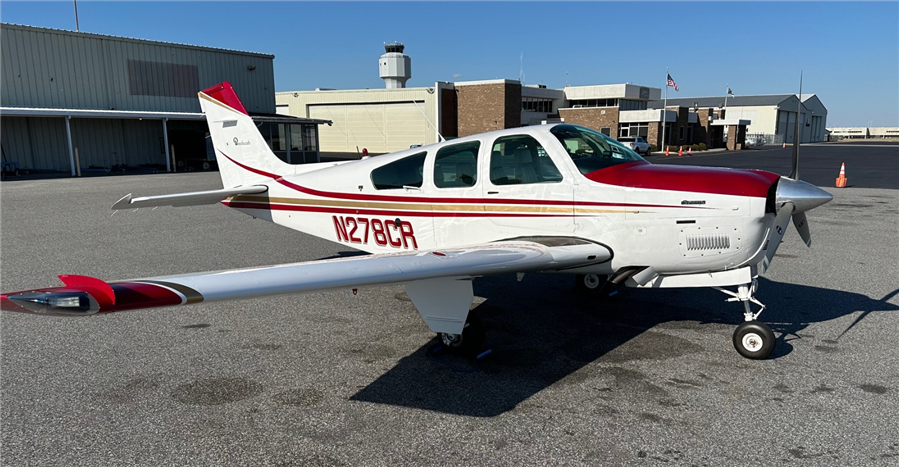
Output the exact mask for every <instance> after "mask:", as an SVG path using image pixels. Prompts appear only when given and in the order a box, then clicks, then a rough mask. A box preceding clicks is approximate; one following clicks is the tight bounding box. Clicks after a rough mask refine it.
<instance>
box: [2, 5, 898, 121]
mask: <svg viewBox="0 0 899 467" xmlns="http://www.w3.org/2000/svg"><path fill="white" fill-rule="evenodd" d="M78 13H79V21H80V26H81V30H82V31H84V32H93V33H100V34H112V35H117V36H127V37H135V38H141V39H152V40H160V41H169V42H181V43H187V44H196V45H205V46H212V47H222V48H230V49H239V50H249V51H253V52H264V53H270V54H274V55H275V62H274V67H275V87H276V89H277V90H279V91H291V90H309V89H315V88H316V87H329V88H339V89H357V88H382V87H384V84H383V82H382V81H381V79H380V78H378V69H377V58H378V56H379V55H381V54H382V53H383V51H384V49H383V43H384V42H390V41H400V42H403V43H405V44H406V54H407V55H409V56H411V57H412V79H411V80H409V82H408V86H429V85H432V84H433V83H434V82H435V81H467V80H479V79H494V78H509V79H517V78H518V75H519V57H520V55H521V53H522V52H523V53H524V71H525V82H526V83H527V84H535V83H543V84H546V85H547V86H549V87H552V88H561V87H563V86H564V85H565V82H566V77H565V74H566V72H567V73H568V82H569V83H571V84H572V85H590V84H613V83H622V82H631V83H636V84H641V85H648V86H654V87H659V88H661V87H663V86H664V78H665V67H670V69H671V75H672V77H674V79H675V80H676V81H677V83H678V86H679V87H680V92H677V93H675V92H673V90H672V92H671V93H670V94H669V96H670V97H697V96H713V95H722V96H723V95H724V92H725V86H726V85H728V84H729V85H730V87H731V88H732V89H733V90H734V92H735V93H736V94H737V95H750V94H785V93H795V92H797V91H798V87H799V71H800V70H803V72H804V84H803V91H804V93H805V92H810V93H816V94H818V95H819V97H820V98H821V100H822V102H823V103H824V105H825V106H826V107H827V109H828V122H827V126H829V127H833V126H865V125H868V123H869V122H872V121H873V125H874V126H899V2H895V1H893V2H880V3H848V2H847V3H836V2H800V3H783V2H761V3H756V2H752V3H748V2H747V3H737V2H697V3H673V2H666V3H649V2H640V3H612V2H601V3H586V2H570V3H539V2H527V3H513V2H498V3H479V2H456V3H432V2H428V3H414V2H402V3H381V2H365V3H349V2H337V3H298V2H274V3H244V2H196V3H194V2H190V3H188V2H95V1H92V2H88V1H81V2H79V3H78ZM0 20H2V21H3V22H9V23H18V24H27V25H32V26H43V27H51V28H59V29H71V30H74V29H75V18H74V12H73V7H72V2H38V3H30V2H12V1H3V2H2V3H0Z"/></svg>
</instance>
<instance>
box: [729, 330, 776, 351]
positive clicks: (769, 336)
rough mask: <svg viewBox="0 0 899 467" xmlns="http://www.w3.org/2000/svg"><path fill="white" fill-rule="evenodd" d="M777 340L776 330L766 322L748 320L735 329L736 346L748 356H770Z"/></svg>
mask: <svg viewBox="0 0 899 467" xmlns="http://www.w3.org/2000/svg"><path fill="white" fill-rule="evenodd" d="M775 342H776V339H775V338H774V332H773V331H771V328H770V327H768V325H767V324H765V323H760V322H758V321H746V322H745V323H742V324H740V325H739V326H737V329H736V330H734V348H736V349H737V352H738V353H739V354H740V355H742V356H744V357H746V358H751V359H754V360H762V359H765V358H768V356H769V355H771V352H772V351H773V350H774V344H775Z"/></svg>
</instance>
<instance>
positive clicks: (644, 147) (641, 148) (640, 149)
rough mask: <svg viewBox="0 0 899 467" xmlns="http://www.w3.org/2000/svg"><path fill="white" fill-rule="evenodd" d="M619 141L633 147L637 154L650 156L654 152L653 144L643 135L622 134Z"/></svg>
mask: <svg viewBox="0 0 899 467" xmlns="http://www.w3.org/2000/svg"><path fill="white" fill-rule="evenodd" d="M618 142H619V143H621V144H623V145H625V146H627V147H629V148H631V149H633V150H634V152H636V153H637V154H642V155H643V156H648V155H649V153H650V152H652V146H650V145H649V143H647V142H646V140H645V139H643V137H642V136H622V137H621V138H618Z"/></svg>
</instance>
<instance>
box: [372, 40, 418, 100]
mask: <svg viewBox="0 0 899 467" xmlns="http://www.w3.org/2000/svg"><path fill="white" fill-rule="evenodd" d="M403 48H404V46H403V44H402V43H400V42H393V43H390V44H388V43H386V42H385V43H384V50H385V51H386V53H385V54H384V55H381V58H379V59H378V68H379V69H380V72H381V79H383V80H384V84H385V85H386V86H387V89H397V88H404V87H406V81H408V80H409V78H411V77H412V59H411V58H409V56H408V55H406V54H404V53H403Z"/></svg>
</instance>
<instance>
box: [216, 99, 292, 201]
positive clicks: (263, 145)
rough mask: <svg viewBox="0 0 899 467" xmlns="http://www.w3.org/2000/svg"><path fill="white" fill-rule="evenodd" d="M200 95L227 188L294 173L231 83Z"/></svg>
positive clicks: (223, 182) (220, 170)
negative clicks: (265, 135) (276, 151)
mask: <svg viewBox="0 0 899 467" xmlns="http://www.w3.org/2000/svg"><path fill="white" fill-rule="evenodd" d="M198 96H199V98H200V108H201V109H202V110H203V112H204V113H205V114H206V122H207V124H208V125H209V133H210V135H211V137H212V145H213V147H214V148H215V157H216V160H217V161H218V166H219V172H220V173H221V176H222V185H223V186H224V188H234V187H238V186H245V185H252V184H255V183H259V182H262V181H264V180H267V179H270V178H271V175H272V174H273V175H275V176H279V175H287V174H289V173H293V167H292V166H291V165H290V164H287V163H286V162H284V161H282V160H281V159H278V157H277V156H275V154H274V153H273V152H272V150H271V148H269V146H268V143H267V142H266V141H265V139H263V138H262V135H261V134H260V133H259V129H258V128H256V124H255V123H254V122H253V119H252V118H250V116H249V114H248V113H247V110H246V108H244V106H243V104H242V103H241V102H240V99H238V98H237V94H236V93H235V92H234V89H233V88H231V84H230V83H227V82H225V83H221V84H217V85H215V86H212V87H210V88H208V89H204V90H203V91H200V92H199V93H198Z"/></svg>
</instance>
